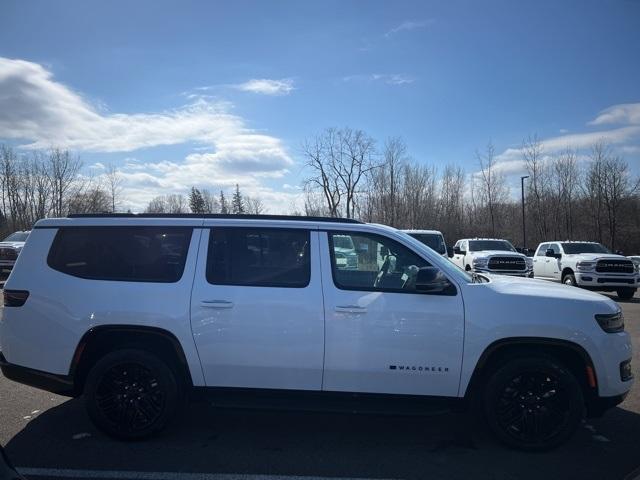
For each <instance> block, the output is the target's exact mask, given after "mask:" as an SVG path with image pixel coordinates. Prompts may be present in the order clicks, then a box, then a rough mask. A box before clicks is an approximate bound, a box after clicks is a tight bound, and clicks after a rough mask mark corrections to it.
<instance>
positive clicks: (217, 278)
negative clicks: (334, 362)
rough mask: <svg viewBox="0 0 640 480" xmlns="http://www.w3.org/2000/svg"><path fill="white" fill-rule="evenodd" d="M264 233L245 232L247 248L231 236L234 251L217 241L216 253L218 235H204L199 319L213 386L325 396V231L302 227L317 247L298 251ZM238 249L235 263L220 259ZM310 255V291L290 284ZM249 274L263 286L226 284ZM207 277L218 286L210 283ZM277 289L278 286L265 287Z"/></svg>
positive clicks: (195, 305)
mask: <svg viewBox="0 0 640 480" xmlns="http://www.w3.org/2000/svg"><path fill="white" fill-rule="evenodd" d="M207 222H209V225H207ZM214 222H215V221H214V220H209V221H205V226H212V227H213V229H216V228H218V229H220V230H216V231H217V232H220V231H221V230H222V229H221V227H216V226H215V224H214ZM212 223H213V225H212ZM234 230H243V229H241V228H237V229H234ZM245 230H246V229H245ZM264 230H265V229H262V228H253V229H252V232H254V233H255V234H253V233H252V234H251V235H244V234H243V235H242V239H244V243H243V244H242V246H241V247H238V238H240V237H237V236H230V237H229V239H228V241H227V240H225V242H227V243H228V244H229V245H227V243H224V244H223V243H220V242H217V243H214V244H213V246H212V249H211V251H210V250H209V241H210V237H212V236H214V234H212V231H211V230H210V229H205V230H204V232H203V235H202V241H201V243H200V249H199V255H198V259H199V260H198V266H197V270H196V277H195V282H194V287H193V295H192V301H191V318H192V328H193V335H194V339H195V342H196V346H197V348H198V353H199V355H200V360H201V363H202V369H203V373H204V377H205V381H206V384H207V386H223V387H247V388H274V389H296V390H320V389H321V386H322V362H323V354H324V317H323V310H322V287H321V279H320V264H319V259H318V255H317V252H318V238H317V232H315V231H311V232H308V230H302V229H298V232H308V241H309V242H310V243H307V244H306V245H301V244H300V243H299V242H298V243H296V244H295V245H294V250H295V251H291V249H290V248H289V247H291V243H289V244H287V243H286V242H283V240H282V238H280V237H279V236H278V235H270V234H268V235H261V234H260V232H264ZM266 230H269V231H273V230H275V229H266ZM280 230H282V229H280ZM234 243H235V245H231V244H234ZM225 245H227V246H225ZM232 246H233V248H236V247H237V248H238V249H236V250H233V251H234V252H236V253H235V254H233V255H235V257H233V255H232V254H229V255H231V256H232V257H233V258H231V259H229V258H227V257H226V256H224V255H221V254H220V252H221V251H222V250H223V249H224V248H227V247H228V248H232ZM216 252H218V254H217V255H216ZM210 253H211V255H209V254H210ZM240 254H241V255H240ZM238 255H240V257H238ZM304 255H308V257H307V258H309V262H310V265H309V270H310V277H309V279H308V285H306V286H303V287H297V288H296V287H292V286H283V285H285V284H286V283H287V282H291V281H292V279H294V281H295V279H296V278H297V277H298V276H300V275H301V271H302V270H304V268H302V267H301V266H300V264H299V263H298V264H296V265H293V266H292V268H291V269H289V270H287V269H286V268H285V267H286V265H287V262H291V263H293V262H295V260H294V259H295V258H303V257H304ZM225 259H226V260H225ZM283 259H285V260H283ZM227 260H231V261H230V262H228V261H227ZM207 262H210V271H209V275H207ZM225 262H227V263H226V264H225ZM301 269H302V270H301ZM243 276H244V277H247V276H252V277H251V278H253V280H252V281H254V282H255V283H256V284H258V285H261V286H248V285H237V284H236V285H228V284H222V283H225V282H227V283H238V279H239V278H242V277H243ZM207 277H208V278H209V280H211V281H214V282H217V284H212V283H210V282H209V281H208V280H207ZM269 283H271V284H273V285H274V286H264V285H265V284H269Z"/></svg>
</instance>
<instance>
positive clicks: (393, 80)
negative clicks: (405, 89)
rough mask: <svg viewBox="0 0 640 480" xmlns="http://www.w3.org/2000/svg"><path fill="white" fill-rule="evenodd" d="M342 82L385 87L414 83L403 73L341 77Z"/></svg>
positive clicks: (412, 78) (410, 77)
mask: <svg viewBox="0 0 640 480" xmlns="http://www.w3.org/2000/svg"><path fill="white" fill-rule="evenodd" d="M342 80H343V81H344V82H383V83H385V84H387V85H394V86H398V85H408V84H410V83H413V82H415V81H416V79H415V78H414V77H412V76H410V75H406V74H404V73H372V74H368V75H348V76H346V77H343V78H342Z"/></svg>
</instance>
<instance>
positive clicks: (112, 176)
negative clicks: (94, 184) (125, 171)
mask: <svg viewBox="0 0 640 480" xmlns="http://www.w3.org/2000/svg"><path fill="white" fill-rule="evenodd" d="M105 177H106V187H107V193H108V194H109V200H110V201H111V212H112V213H115V212H116V209H117V208H118V206H119V204H120V198H121V196H122V192H123V190H124V188H123V183H124V179H123V178H122V175H121V174H120V171H119V170H118V169H117V168H116V167H115V165H113V164H111V163H110V164H109V165H107V171H106V173H105Z"/></svg>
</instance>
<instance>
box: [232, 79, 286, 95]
mask: <svg viewBox="0 0 640 480" xmlns="http://www.w3.org/2000/svg"><path fill="white" fill-rule="evenodd" d="M234 87H235V88H237V89H238V90H242V91H243V92H251V93H260V94H262V95H288V94H290V93H291V92H292V91H293V90H294V86H293V79H291V78H283V79H281V80H270V79H268V78H254V79H252V80H249V81H247V82H244V83H240V84H238V85H234Z"/></svg>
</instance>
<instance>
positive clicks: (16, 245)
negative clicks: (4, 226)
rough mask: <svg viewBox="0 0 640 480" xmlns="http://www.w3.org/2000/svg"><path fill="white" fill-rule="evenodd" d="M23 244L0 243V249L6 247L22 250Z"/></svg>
mask: <svg viewBox="0 0 640 480" xmlns="http://www.w3.org/2000/svg"><path fill="white" fill-rule="evenodd" d="M24 244H25V242H0V248H3V247H4V248H6V247H11V248H16V249H18V248H22V247H24Z"/></svg>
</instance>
